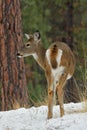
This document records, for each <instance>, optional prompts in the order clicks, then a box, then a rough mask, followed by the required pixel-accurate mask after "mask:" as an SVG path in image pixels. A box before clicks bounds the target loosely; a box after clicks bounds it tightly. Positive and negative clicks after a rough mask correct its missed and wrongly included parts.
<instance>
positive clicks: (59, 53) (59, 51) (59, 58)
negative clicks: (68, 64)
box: [56, 49, 63, 66]
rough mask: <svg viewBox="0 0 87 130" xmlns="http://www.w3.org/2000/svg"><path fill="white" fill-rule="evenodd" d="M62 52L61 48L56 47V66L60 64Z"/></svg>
mask: <svg viewBox="0 0 87 130" xmlns="http://www.w3.org/2000/svg"><path fill="white" fill-rule="evenodd" d="M62 54H63V51H62V50H61V49H58V54H57V57H56V60H57V63H58V66H60V63H61V57H62Z"/></svg>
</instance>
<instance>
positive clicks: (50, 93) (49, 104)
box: [48, 88, 54, 119]
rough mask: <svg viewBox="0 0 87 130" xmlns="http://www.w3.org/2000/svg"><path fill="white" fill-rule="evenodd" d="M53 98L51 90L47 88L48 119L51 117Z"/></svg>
mask: <svg viewBox="0 0 87 130" xmlns="http://www.w3.org/2000/svg"><path fill="white" fill-rule="evenodd" d="M53 96H54V92H53V90H51V89H50V88H48V119H50V118H52V116H53Z"/></svg>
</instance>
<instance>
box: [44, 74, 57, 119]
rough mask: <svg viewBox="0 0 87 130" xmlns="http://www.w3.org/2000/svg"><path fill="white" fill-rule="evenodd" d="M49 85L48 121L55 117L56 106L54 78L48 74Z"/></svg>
mask: <svg viewBox="0 0 87 130" xmlns="http://www.w3.org/2000/svg"><path fill="white" fill-rule="evenodd" d="M46 78H47V83H48V119H50V118H52V116H53V104H54V96H55V94H54V86H53V77H52V76H51V74H50V75H48V74H46Z"/></svg>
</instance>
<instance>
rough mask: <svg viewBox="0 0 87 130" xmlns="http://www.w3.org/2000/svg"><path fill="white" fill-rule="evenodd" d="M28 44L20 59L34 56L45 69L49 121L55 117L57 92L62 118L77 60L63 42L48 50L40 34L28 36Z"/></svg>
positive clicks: (19, 55)
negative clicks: (69, 81)
mask: <svg viewBox="0 0 87 130" xmlns="http://www.w3.org/2000/svg"><path fill="white" fill-rule="evenodd" d="M26 37H27V38H28V42H27V43H26V44H25V47H24V48H23V49H22V50H20V51H19V52H18V54H17V55H18V57H19V58H21V57H26V56H30V55H32V56H33V57H34V59H35V60H36V61H37V63H38V64H39V65H40V66H41V67H42V68H43V69H44V71H45V74H46V79H47V83H48V119H49V118H52V115H53V103H54V99H55V93H56V91H57V94H58V101H59V105H60V116H63V115H64V106H63V94H64V90H63V89H64V86H65V84H66V81H67V80H68V79H70V78H71V77H72V75H73V73H74V70H75V58H74V55H73V53H72V51H71V50H70V48H69V47H68V46H67V45H66V44H64V43H63V42H55V43H53V44H52V45H51V46H50V47H49V48H48V49H47V50H46V49H45V48H44V47H43V45H42V43H41V37H40V33H39V32H38V31H37V32H35V33H34V34H33V35H28V34H26Z"/></svg>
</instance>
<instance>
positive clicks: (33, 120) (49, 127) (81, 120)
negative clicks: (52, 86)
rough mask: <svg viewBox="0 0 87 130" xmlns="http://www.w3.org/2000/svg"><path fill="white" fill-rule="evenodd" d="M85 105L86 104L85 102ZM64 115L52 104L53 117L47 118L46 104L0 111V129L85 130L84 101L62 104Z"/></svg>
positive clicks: (86, 110)
mask: <svg viewBox="0 0 87 130" xmlns="http://www.w3.org/2000/svg"><path fill="white" fill-rule="evenodd" d="M86 105H87V104H86ZM64 108H65V115H64V116H63V117H60V116H59V106H54V111H53V118H52V119H49V120H48V119H47V106H40V107H31V108H29V109H25V108H20V109H17V110H11V111H6V112H0V130H74V129H75V130H87V107H86V108H85V103H84V102H83V103H76V104H75V103H69V104H64Z"/></svg>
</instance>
